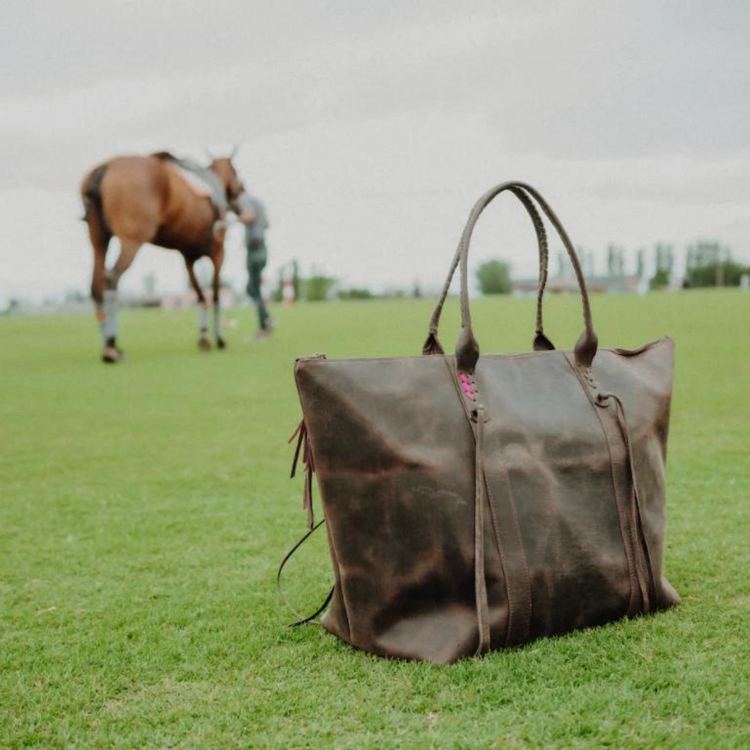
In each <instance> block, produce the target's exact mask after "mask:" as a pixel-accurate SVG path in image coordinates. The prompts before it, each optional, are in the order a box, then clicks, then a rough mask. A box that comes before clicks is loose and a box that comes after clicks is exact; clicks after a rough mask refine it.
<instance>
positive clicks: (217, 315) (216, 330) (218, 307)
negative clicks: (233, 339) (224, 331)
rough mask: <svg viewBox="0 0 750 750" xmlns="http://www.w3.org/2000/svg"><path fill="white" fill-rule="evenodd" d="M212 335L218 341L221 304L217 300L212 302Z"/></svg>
mask: <svg viewBox="0 0 750 750" xmlns="http://www.w3.org/2000/svg"><path fill="white" fill-rule="evenodd" d="M214 336H215V337H216V340H217V341H218V340H219V339H220V338H221V337H222V336H221V304H220V303H219V302H215V303H214Z"/></svg>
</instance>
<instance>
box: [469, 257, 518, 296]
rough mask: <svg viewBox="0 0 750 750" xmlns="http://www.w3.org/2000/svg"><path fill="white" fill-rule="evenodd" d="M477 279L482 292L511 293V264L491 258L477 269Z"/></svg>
mask: <svg viewBox="0 0 750 750" xmlns="http://www.w3.org/2000/svg"><path fill="white" fill-rule="evenodd" d="M477 281H478V282H479V288H480V290H481V292H482V294H510V293H511V292H512V291H513V283H512V282H511V280H510V266H509V265H508V264H507V263H506V262H505V261H502V260H489V261H487V262H486V263H482V265H481V266H479V268H478V269H477Z"/></svg>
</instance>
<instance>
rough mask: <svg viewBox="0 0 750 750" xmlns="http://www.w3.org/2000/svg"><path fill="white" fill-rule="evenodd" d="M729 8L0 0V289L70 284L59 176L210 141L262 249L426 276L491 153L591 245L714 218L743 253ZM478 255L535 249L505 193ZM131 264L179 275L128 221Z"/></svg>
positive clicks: (438, 263)
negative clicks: (260, 232) (248, 211)
mask: <svg viewBox="0 0 750 750" xmlns="http://www.w3.org/2000/svg"><path fill="white" fill-rule="evenodd" d="M749 32H750V4H748V3H747V2H746V1H743V0H736V1H735V2H732V1H722V0H717V1H716V2H712V3H707V2H703V1H702V2H693V1H691V0H682V1H681V2H649V1H648V0H646V1H639V0H628V2H606V3H602V2H595V1H592V2H565V3H549V2H534V1H533V0H525V1H524V2H517V3H516V2H506V1H505V0H492V1H491V2H486V3H483V2H477V3H470V2H451V3H447V2H435V1H434V0H433V1H431V2H411V3H404V2H398V3H397V2H393V1H392V2H372V1H369V2H367V3H365V2H346V1H342V2H314V1H306V2H298V3H293V4H291V3H290V4H287V3H283V2H277V1H274V2H265V3H258V2H248V0H237V1H234V0H232V1H231V2H220V1H217V2H213V3H205V2H197V1H196V2H193V1H189V2H172V1H169V0H160V1H158V2H157V1H156V0H148V1H147V2H146V1H144V0H107V1H106V2H100V1H95V2H94V1H91V2H83V1H82V0H73V1H69V0H56V1H55V2H49V1H47V0H35V1H34V2H29V1H28V0H22V1H17V0H10V1H9V0H5V2H4V3H3V11H2V18H1V19H0V165H1V166H2V168H1V169H0V222H1V223H2V226H3V228H4V231H3V241H2V242H1V243H0V298H7V297H8V296H11V295H22V296H32V297H37V298H38V297H40V296H43V295H47V294H54V293H58V292H61V291H65V290H66V289H80V290H86V291H87V290H88V286H89V284H90V271H91V249H90V246H89V245H88V240H87V237H86V234H85V227H84V225H83V224H82V223H81V222H80V221H79V220H78V218H79V216H80V213H81V209H80V205H79V199H78V184H79V182H80V179H81V177H82V175H83V174H84V172H85V171H86V170H87V169H88V168H89V167H91V166H92V165H94V164H95V163H97V162H98V161H100V160H103V159H106V158H107V157H109V156H113V155H115V154H120V153H146V152H149V151H152V150H156V149H163V148H168V149H170V150H173V151H175V152H177V153H180V154H186V155H193V156H196V157H201V154H202V147H204V146H208V147H210V148H212V149H213V150H214V151H222V150H224V149H228V148H230V147H231V145H232V144H233V143H241V144H242V150H241V151H240V154H239V157H238V159H237V166H238V169H239V171H240V172H241V174H242V176H243V178H244V180H245V183H246V184H247V186H248V187H249V188H250V189H251V191H252V192H254V193H256V194H257V195H258V196H260V197H261V198H262V199H263V200H264V201H265V203H266V205H267V207H268V211H269V215H270V219H271V223H272V229H271V231H270V233H269V237H268V240H269V246H270V253H271V267H272V268H275V267H276V266H278V265H279V264H280V263H282V262H284V261H286V260H288V259H290V258H298V259H299V260H300V262H301V264H302V266H303V268H305V269H309V268H310V267H312V266H316V267H318V268H320V269H324V270H325V271H327V272H329V273H331V274H332V275H335V276H338V277H340V278H341V279H343V280H344V281H345V282H346V283H352V284H364V283H371V284H388V283H391V284H401V285H404V286H409V285H411V284H412V283H413V281H414V280H416V279H419V280H420V281H421V282H422V283H423V284H427V285H433V284H438V283H439V282H440V280H441V278H442V275H443V273H444V271H445V268H446V265H447V263H448V261H449V259H450V257H451V256H452V253H453V249H454V245H455V243H456V240H457V238H458V236H459V234H460V231H461V229H462V226H463V222H464V221H465V218H466V215H467V214H468V211H469V209H470V208H471V205H472V203H473V202H474V200H475V199H476V198H477V197H478V196H479V194H480V193H482V192H483V191H484V190H485V189H486V188H487V187H489V186H490V185H492V184H493V183H495V182H500V181H503V180H507V179H511V178H515V179H524V180H526V181H528V182H531V183H532V184H534V185H535V186H536V187H537V188H538V189H540V190H541V192H542V193H543V194H544V195H545V196H546V197H547V199H548V200H549V201H550V202H551V204H552V205H553V206H554V207H555V209H556V210H557V212H558V214H559V215H560V217H561V218H562V219H563V221H564V223H565V224H566V226H567V228H568V231H569V233H570V234H571V235H572V237H573V239H574V241H575V242H576V244H578V245H581V246H584V247H586V248H589V249H592V250H595V251H596V252H597V253H598V254H599V255H600V257H602V256H603V251H604V248H605V247H606V244H607V243H608V242H610V241H614V242H618V243H620V244H622V245H623V246H625V248H626V249H627V250H628V251H629V252H634V251H635V250H636V249H637V248H638V247H640V246H649V247H650V246H652V245H653V243H654V242H656V241H667V242H673V243H675V245H676V247H677V248H678V250H681V249H682V248H683V246H684V244H685V243H687V242H690V241H693V240H695V239H699V238H716V239H718V240H720V241H722V242H724V243H727V244H729V245H731V246H732V247H733V249H734V253H735V255H736V256H738V257H741V258H744V259H747V260H750V144H749V142H748V138H749V136H750V44H748V34H749ZM228 243H229V249H228V256H229V257H228V264H227V271H228V275H229V276H230V277H231V278H232V279H233V280H235V281H237V282H241V281H242V277H243V251H242V248H241V245H240V236H239V232H238V231H235V232H233V233H232V234H231V235H230V237H229V240H228ZM111 254H113V255H114V251H111ZM493 256H500V257H504V258H506V259H508V260H510V261H511V263H512V265H513V270H514V273H515V274H516V275H517V276H528V275H534V274H535V273H536V268H535V256H536V250H535V247H534V244H533V233H532V231H531V228H530V224H529V222H528V219H527V218H526V217H525V215H524V214H522V212H521V209H520V207H519V206H516V205H515V204H514V203H513V201H512V199H511V198H509V197H505V198H503V199H501V201H500V205H499V206H498V207H497V208H496V209H494V210H492V211H490V215H489V216H488V217H487V219H486V221H485V222H484V223H483V225H482V226H481V228H480V230H478V232H477V235H476V244H475V247H474V254H473V257H472V263H473V264H474V265H476V263H478V262H479V261H481V260H482V259H486V258H488V257H493ZM600 266H601V264H600ZM151 271H153V272H155V273H156V274H157V277H158V284H159V288H160V289H162V290H167V289H170V290H171V289H181V288H182V287H183V285H184V279H185V275H184V270H183V265H182V261H181V259H180V257H179V256H178V255H177V254H175V253H173V252H171V251H164V250H160V249H156V248H154V247H151V246H146V247H144V248H143V249H142V250H141V253H140V256H139V258H138V260H137V261H136V263H135V265H134V266H133V268H132V269H131V270H130V271H129V273H128V275H127V276H126V277H125V279H124V280H123V286H124V287H126V288H129V289H140V288H141V286H142V283H143V277H144V276H145V275H146V274H147V273H149V272H151Z"/></svg>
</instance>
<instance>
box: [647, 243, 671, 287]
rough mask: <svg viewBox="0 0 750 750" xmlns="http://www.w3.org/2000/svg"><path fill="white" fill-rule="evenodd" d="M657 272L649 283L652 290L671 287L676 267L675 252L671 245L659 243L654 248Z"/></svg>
mask: <svg viewBox="0 0 750 750" xmlns="http://www.w3.org/2000/svg"><path fill="white" fill-rule="evenodd" d="M654 254H655V256H656V257H655V261H656V262H655V265H656V271H655V272H654V275H653V276H652V277H651V281H649V287H651V289H664V287H667V286H669V282H670V281H671V279H672V269H673V267H674V251H673V250H672V246H671V245H665V244H664V243H662V242H659V243H658V244H657V245H656V247H655V248H654Z"/></svg>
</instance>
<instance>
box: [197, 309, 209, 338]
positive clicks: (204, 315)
mask: <svg viewBox="0 0 750 750" xmlns="http://www.w3.org/2000/svg"><path fill="white" fill-rule="evenodd" d="M198 325H199V327H200V330H201V333H206V332H207V331H208V309H207V307H206V304H205V303H203V304H202V305H199V307H198Z"/></svg>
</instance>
